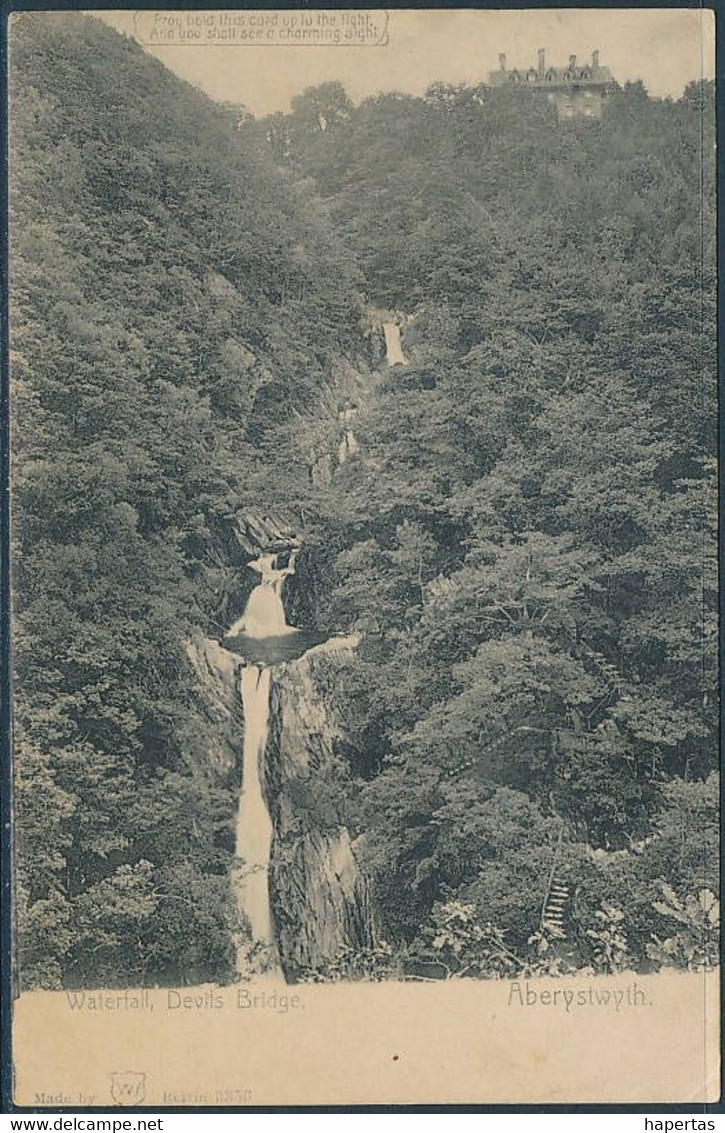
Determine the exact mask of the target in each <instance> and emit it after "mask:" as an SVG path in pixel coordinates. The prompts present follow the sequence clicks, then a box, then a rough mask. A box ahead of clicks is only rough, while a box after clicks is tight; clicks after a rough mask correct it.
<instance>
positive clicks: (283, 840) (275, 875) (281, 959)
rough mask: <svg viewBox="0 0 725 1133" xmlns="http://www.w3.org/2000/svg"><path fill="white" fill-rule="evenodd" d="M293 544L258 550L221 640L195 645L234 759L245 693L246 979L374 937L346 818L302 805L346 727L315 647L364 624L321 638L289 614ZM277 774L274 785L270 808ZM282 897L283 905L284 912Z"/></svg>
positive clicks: (242, 919)
mask: <svg viewBox="0 0 725 1133" xmlns="http://www.w3.org/2000/svg"><path fill="white" fill-rule="evenodd" d="M296 555H297V551H296V550H295V549H292V550H290V551H280V552H278V553H264V554H261V555H259V557H258V558H257V559H255V560H253V561H252V562H251V563H250V564H249V565H250V566H251V567H253V569H254V570H256V571H257V573H258V574H259V575H260V576H261V578H260V581H259V584H258V585H257V586H255V587H254V589H253V590H252V592H251V594H250V595H249V599H248V601H247V604H246V607H245V610H244V613H243V614H242V616H241V618H239V619H238V621H236V622H235V623H234V624H233V625H232V626H231V627H230V629H229V631H228V634H227V635H225V637H224V639H223V645H221V646H220V645H219V643H217V642H213V641H206V642H205V643H204V645H203V646H202V647H201V649H200V648H198V647H197V648H191V649H190V656H191V657H192V659H193V660H194V662H195V666H196V669H197V672H198V674H199V678H200V682H203V684H204V687H205V693H206V699H207V701H208V703H209V705H210V708H211V710H212V718H213V719H214V720H215V721H218V720H219V719H220V718H221V719H223V720H224V721H225V723H226V726H227V729H228V731H227V734H228V735H229V754H230V755H231V757H232V759H233V755H234V752H235V750H236V751H237V752H238V750H239V748H238V741H237V746H236V749H235V745H234V737H235V734H236V735H237V736H238V718H237V717H236V715H235V704H236V705H237V706H238V704H239V700H241V705H242V709H243V716H244V743H243V752H242V784H241V790H240V794H239V803H238V808H237V816H236V828H235V857H234V863H233V866H232V869H231V876H230V882H231V888H232V895H233V900H234V907H235V911H236V923H235V925H234V928H233V932H232V936H233V945H234V951H235V969H236V972H237V974H238V975H239V976H240V977H242V978H244V979H247V980H249V979H254V980H258V979H260V978H268V979H272V980H274V981H279V980H285V979H286V978H287V975H288V974H289V973H291V974H292V976H293V978H294V974H295V972H297V971H299V970H300V969H306V968H310V967H312V968H324V967H325V965H327V964H329V963H330V962H332V961H334V960H335V959H337V958H338V957H339V956H340V955H341V954H342V953H343V952H345V951H346V950H349V949H351V948H352V949H356V948H364V947H369V946H370V945H371V942H372V940H373V937H374V924H373V916H372V913H371V912H370V907H369V894H368V890H367V886H366V883H365V881H364V880H363V879H362V878H361V876H360V874H359V871H358V866H357V862H356V860H355V855H354V852H353V847H352V843H351V840H350V836H349V832H348V830H347V828H346V827H345V826H344V825H342V824H341V825H339V826H337V825H334V826H331V827H330V828H329V829H328V828H324V829H319V828H318V826H317V823H316V820H315V818H314V816H313V817H312V818H310V816H308V815H307V814H306V813H305V812H304V810H302V811H299V810H298V809H297V805H296V799H295V795H294V791H295V785H296V784H305V783H308V782H309V781H310V780H311V779H312V778H313V776H315V775H316V774H318V773H319V771H320V767H321V766H322V765H323V764H324V765H326V764H327V763H328V761H332V760H333V758H334V747H335V742H336V738H337V736H338V732H337V731H336V725H335V724H334V723H331V722H330V721H329V720H328V718H327V715H326V711H325V707H324V704H323V702H322V700H321V698H320V694H319V692H318V691H317V689H316V686H315V681H314V672H315V668H314V666H315V658H316V657H318V656H319V655H320V654H322V653H325V654H337V655H338V656H344V654H345V653H346V652H349V650H351V649H354V648H355V647H356V646H357V645H358V644H359V638H358V637H357V636H356V635H351V636H347V637H345V636H335V635H333V636H332V637H323V638H322V639H321V638H320V635H319V634H317V633H314V632H313V633H311V632H310V631H307V630H298V629H295V628H294V627H293V626H289V625H288V624H287V619H286V616H285V610H284V605H283V602H282V590H283V586H284V581H285V579H286V578H287V577H288V576H289V575H290V574H293V573H294V572H295V563H296ZM282 564H285V565H282ZM303 657H304V658H309V660H307V661H303V660H302V658H303ZM333 663H334V662H333ZM214 674H216V684H215V679H214ZM273 722H274V723H273ZM221 754H222V756H224V754H225V753H224V751H222V753H221ZM268 761H269V762H270V763H271V768H272V770H271V773H270V770H269V768H268ZM321 761H322V763H321ZM222 764H223V760H222ZM230 766H231V765H230ZM270 780H274V782H275V783H276V787H275V790H276V792H277V794H276V796H275V800H274V811H273V812H272V811H271V808H270V800H269V797H268V791H269V786H270ZM273 814H274V817H273ZM275 839H278V842H277V849H275ZM280 844H282V845H284V854H283V855H282V856H280V853H279V845H280ZM276 908H279V909H283V910H284V916H283V917H282V919H281V921H280V922H277V921H276V918H275V915H274V911H273V910H274V909H276Z"/></svg>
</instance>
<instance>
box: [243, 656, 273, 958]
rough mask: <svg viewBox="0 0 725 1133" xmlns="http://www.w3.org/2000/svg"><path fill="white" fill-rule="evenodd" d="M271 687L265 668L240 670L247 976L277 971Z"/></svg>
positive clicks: (244, 920)
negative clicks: (269, 770)
mask: <svg viewBox="0 0 725 1133" xmlns="http://www.w3.org/2000/svg"><path fill="white" fill-rule="evenodd" d="M269 686H270V669H269V668H268V667H266V666H263V665H245V666H244V667H243V668H242V704H243V706H244V758H243V766H242V793H241V796H240V799H239V809H238V811H237V826H236V846H235V855H236V857H237V859H238V862H239V864H238V866H237V871H238V872H237V877H236V885H235V894H236V901H237V910H238V912H239V914H240V917H239V919H240V922H241V924H240V928H241V929H242V930H243V929H244V928H245V927H246V928H248V930H249V936H250V938H251V939H250V940H248V941H244V940H242V939H241V938H240V946H239V947H238V948H237V964H236V967H237V971H239V972H240V973H241V974H243V975H249V974H250V973H249V968H250V964H251V965H252V966H253V967H254V968H255V969H256V970H257V971H260V972H261V971H268V970H270V969H273V968H274V967H276V956H275V950H274V925H273V922H272V910H271V908H270V903H269V858H270V852H271V847H272V819H271V818H270V814H269V809H268V807H267V800H266V798H265V791H264V767H265V752H266V749H267V734H268V730H269ZM250 945H251V948H250ZM250 953H251V954H250Z"/></svg>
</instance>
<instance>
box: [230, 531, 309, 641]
mask: <svg viewBox="0 0 725 1133" xmlns="http://www.w3.org/2000/svg"><path fill="white" fill-rule="evenodd" d="M278 558H279V556H278V555H260V557H259V558H258V559H254V560H253V561H252V562H251V563H250V564H249V565H250V567H251V568H252V570H256V571H258V572H259V574H261V576H262V581H261V583H260V584H259V586H255V588H254V590H253V591H252V593H251V594H250V595H249V601H248V602H247V605H246V607H245V609H244V613H243V614H242V616H241V618H239V620H238V621H236V622H235V623H234V625H232V626H230V627H229V629H228V630H227V637H236V636H238V635H239V634H244V635H245V636H246V637H256V638H263V637H281V636H282V635H283V634H286V633H296V632H297V631H296V630H295V628H294V626H288V625H287V619H286V617H285V612H284V606H283V605H282V586H283V585H284V580H285V578H287V577H288V575H290V574H294V572H295V561H296V551H291V552H290V557H289V562H288V564H287V566H286V567H281V568H280V567H278V566H277V560H278Z"/></svg>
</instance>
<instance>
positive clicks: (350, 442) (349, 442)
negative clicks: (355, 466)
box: [337, 429, 360, 464]
mask: <svg viewBox="0 0 725 1133" xmlns="http://www.w3.org/2000/svg"><path fill="white" fill-rule="evenodd" d="M359 451H360V445H359V444H358V440H357V437H356V436H355V434H354V433H353V431H352V429H345V432H344V433H343V435H342V440H341V441H340V444H339V446H338V450H337V463H338V464H344V463H345V461H346V460H349V459H350V457H351V456H355V454H356V453H358V452H359Z"/></svg>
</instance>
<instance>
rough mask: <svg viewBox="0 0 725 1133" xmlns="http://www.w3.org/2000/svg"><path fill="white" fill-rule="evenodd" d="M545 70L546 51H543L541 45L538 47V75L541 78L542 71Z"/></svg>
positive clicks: (542, 75)
mask: <svg viewBox="0 0 725 1133" xmlns="http://www.w3.org/2000/svg"><path fill="white" fill-rule="evenodd" d="M545 70H546V52H545V51H544V48H543V47H540V48H539V75H540V76H541V77H542V79H543V77H544V71H545Z"/></svg>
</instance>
